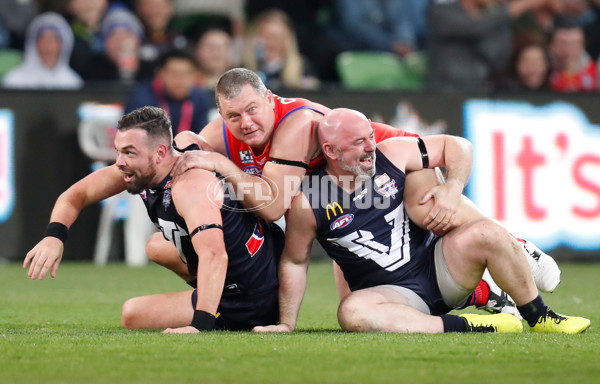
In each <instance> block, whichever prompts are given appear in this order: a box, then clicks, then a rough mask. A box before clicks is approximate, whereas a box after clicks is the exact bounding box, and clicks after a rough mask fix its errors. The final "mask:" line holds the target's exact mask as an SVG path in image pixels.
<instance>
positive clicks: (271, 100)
mask: <svg viewBox="0 0 600 384" xmlns="http://www.w3.org/2000/svg"><path fill="white" fill-rule="evenodd" d="M265 97H266V98H267V101H268V102H269V104H270V105H271V107H273V108H275V97H274V96H273V92H271V90H270V89H267V91H266V92H265Z"/></svg>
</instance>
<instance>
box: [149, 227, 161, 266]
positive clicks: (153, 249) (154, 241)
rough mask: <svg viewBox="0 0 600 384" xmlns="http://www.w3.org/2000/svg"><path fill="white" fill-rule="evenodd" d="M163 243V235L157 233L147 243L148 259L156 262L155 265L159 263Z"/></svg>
mask: <svg viewBox="0 0 600 384" xmlns="http://www.w3.org/2000/svg"><path fill="white" fill-rule="evenodd" d="M157 236H158V237H157ZM161 241H164V240H163V239H162V235H161V234H160V233H158V232H157V233H154V234H153V235H152V236H150V238H149V239H148V241H147V242H146V256H148V259H150V260H151V261H154V262H155V263H156V262H157V261H158V259H159V257H160V256H159V255H160V246H161V244H160V243H161Z"/></svg>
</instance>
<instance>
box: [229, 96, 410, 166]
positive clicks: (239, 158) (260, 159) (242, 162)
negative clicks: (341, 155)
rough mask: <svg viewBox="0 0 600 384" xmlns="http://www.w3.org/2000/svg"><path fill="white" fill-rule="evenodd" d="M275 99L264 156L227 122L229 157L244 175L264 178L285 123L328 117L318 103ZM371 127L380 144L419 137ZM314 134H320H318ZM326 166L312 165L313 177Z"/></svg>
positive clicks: (317, 160) (386, 127)
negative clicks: (304, 113)
mask: <svg viewBox="0 0 600 384" xmlns="http://www.w3.org/2000/svg"><path fill="white" fill-rule="evenodd" d="M273 97H274V101H275V109H274V112H275V122H274V125H275V126H274V128H273V132H272V133H271V138H270V139H269V142H268V143H267V146H266V148H265V150H264V151H263V153H261V154H255V153H254V152H253V151H252V148H250V147H249V146H248V145H246V144H245V143H243V142H241V141H240V140H238V139H236V138H235V136H233V134H232V133H231V132H230V131H229V128H227V126H226V125H225V121H223V139H224V141H225V149H226V151H227V157H228V158H229V159H230V160H231V161H233V162H234V163H235V164H236V165H237V166H238V167H240V169H241V170H242V171H244V172H246V173H249V174H251V175H255V176H260V175H261V174H262V171H263V168H264V166H265V164H266V163H267V161H269V151H270V149H271V141H272V139H273V135H274V134H275V131H276V130H277V128H278V127H279V125H280V124H281V122H282V121H284V120H285V119H286V118H287V117H288V116H289V115H291V114H292V113H294V112H296V111H299V110H301V109H310V110H312V111H315V112H317V113H319V114H321V115H324V114H325V111H327V110H328V108H326V107H324V106H322V105H321V104H317V103H314V102H312V101H310V100H307V99H301V98H293V99H289V98H283V97H280V96H277V95H273ZM371 126H372V127H373V129H374V131H375V140H376V141H377V142H380V141H383V140H385V139H387V138H390V137H398V136H418V135H416V134H414V133H410V132H407V131H404V130H401V129H396V128H394V127H392V126H389V125H385V124H381V123H373V122H372V123H371ZM314 134H316V132H315V133H314ZM324 162H325V158H324V157H323V155H319V156H317V157H315V158H314V159H312V160H311V161H310V164H308V171H309V173H310V172H312V170H314V169H316V168H319V167H320V166H321V165H323V163H324Z"/></svg>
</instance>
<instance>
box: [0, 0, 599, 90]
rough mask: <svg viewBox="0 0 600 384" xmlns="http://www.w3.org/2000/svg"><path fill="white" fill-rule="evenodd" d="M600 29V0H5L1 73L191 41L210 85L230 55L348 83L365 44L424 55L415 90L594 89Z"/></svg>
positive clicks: (53, 69)
mask: <svg viewBox="0 0 600 384" xmlns="http://www.w3.org/2000/svg"><path fill="white" fill-rule="evenodd" d="M65 25H68V26H69V27H70V28H65ZM69 29H70V30H69ZM599 32H600V0H364V1H351V0H326V1H316V0H308V1H302V2H288V1H283V0H228V1H216V0H206V1H191V0H6V1H3V2H2V4H0V78H2V85H3V87H5V88H29V89H42V88H46V89H47V88H53V89H60V88H63V89H77V88H80V87H82V86H83V85H84V84H87V83H92V82H102V81H117V82H125V83H140V82H144V81H151V80H152V78H153V77H154V75H155V69H156V68H157V64H158V63H159V62H160V56H161V55H163V54H165V53H166V52H168V51H171V50H173V49H178V50H181V49H183V50H187V51H189V52H190V53H192V54H193V56H194V57H195V59H196V61H197V64H198V71H197V72H198V75H197V79H196V83H197V86H200V87H203V88H206V89H208V90H211V89H213V88H214V85H215V79H217V78H218V77H219V75H220V74H221V73H223V72H225V71H226V70H227V69H229V68H232V67H246V68H249V69H252V70H254V71H256V72H257V73H259V74H260V75H261V77H262V78H263V80H264V81H265V82H266V85H267V86H268V87H269V88H270V89H273V90H276V91H277V90H279V89H282V88H292V89H321V88H323V87H328V86H340V85H342V86H343V85H344V79H343V78H342V76H340V66H341V64H340V60H339V58H340V54H341V53H343V52H355V51H370V52H374V53H379V52H385V53H388V54H391V55H393V56H394V57H395V59H397V61H398V62H399V65H406V66H407V67H409V68H412V67H414V66H415V65H417V66H421V68H417V69H418V70H417V71H414V73H416V75H414V74H413V75H414V76H418V77H421V79H420V80H422V82H421V83H419V84H420V88H421V89H425V88H427V89H430V90H433V91H476V92H494V91H557V92H596V91H598V89H599V76H598V66H599V55H600V37H599V36H600V33H599ZM414 63H417V64H414ZM413 69H414V68H413Z"/></svg>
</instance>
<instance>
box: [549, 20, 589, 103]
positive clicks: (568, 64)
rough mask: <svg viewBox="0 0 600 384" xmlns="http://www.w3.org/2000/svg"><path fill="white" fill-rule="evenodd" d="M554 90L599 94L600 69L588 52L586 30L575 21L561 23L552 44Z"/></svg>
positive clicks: (552, 84)
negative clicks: (584, 32) (599, 73)
mask: <svg viewBox="0 0 600 384" xmlns="http://www.w3.org/2000/svg"><path fill="white" fill-rule="evenodd" d="M550 60H551V61H550V63H551V67H552V70H551V73H550V86H551V87H552V89H554V90H555V91H559V92H591V91H597V90H598V66H597V65H596V62H595V61H594V60H592V59H591V57H590V55H588V53H587V52H586V51H585V37H584V34H583V29H582V28H581V27H579V26H578V25H576V24H575V23H574V22H573V21H572V20H567V19H563V20H561V22H560V23H559V22H557V25H556V27H555V30H554V34H553V35H552V40H551V42H550Z"/></svg>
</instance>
